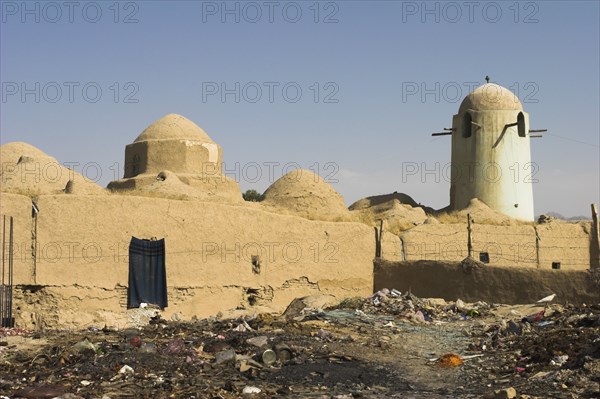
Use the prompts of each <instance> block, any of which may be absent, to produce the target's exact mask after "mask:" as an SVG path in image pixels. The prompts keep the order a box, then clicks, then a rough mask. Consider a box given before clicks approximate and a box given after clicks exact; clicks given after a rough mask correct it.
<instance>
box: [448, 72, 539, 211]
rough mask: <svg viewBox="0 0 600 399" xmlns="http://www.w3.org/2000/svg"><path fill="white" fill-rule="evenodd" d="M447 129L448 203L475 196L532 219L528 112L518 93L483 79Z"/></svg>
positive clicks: (459, 205)
mask: <svg viewBox="0 0 600 399" xmlns="http://www.w3.org/2000/svg"><path fill="white" fill-rule="evenodd" d="M486 79H489V78H486ZM449 130H451V134H452V168H451V186H450V208H451V209H453V210H458V209H464V208H465V207H467V206H468V205H469V201H470V200H471V199H473V198H479V199H480V200H482V201H483V202H485V203H486V204H487V205H488V206H489V207H490V208H492V209H494V210H496V211H499V212H502V213H504V214H506V215H508V216H511V217H514V218H516V219H521V220H527V221H532V220H534V212H533V189H532V182H533V174H534V172H535V170H536V168H535V165H533V164H531V150H530V136H529V115H528V114H527V113H526V112H525V111H523V107H522V105H521V102H520V101H519V99H518V98H517V96H516V95H515V94H513V93H512V92H511V91H510V90H508V89H506V88H504V87H502V86H499V85H497V84H494V83H486V84H484V85H482V86H480V87H478V88H477V89H475V90H474V91H473V92H472V93H470V94H469V95H468V96H466V97H465V98H464V100H463V101H462V103H461V104H460V108H459V110H458V114H456V115H454V117H453V118H452V129H449Z"/></svg>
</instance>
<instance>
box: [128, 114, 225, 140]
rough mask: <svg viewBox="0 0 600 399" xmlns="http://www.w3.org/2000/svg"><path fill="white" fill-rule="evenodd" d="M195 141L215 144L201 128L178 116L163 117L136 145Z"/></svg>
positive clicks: (148, 128)
mask: <svg viewBox="0 0 600 399" xmlns="http://www.w3.org/2000/svg"><path fill="white" fill-rule="evenodd" d="M173 139H179V140H193V141H200V142H204V143H214V141H212V139H211V138H210V137H209V136H208V134H206V132H205V131H204V130H202V129H201V128H200V126H198V125H196V124H195V123H194V122H192V121H191V120H189V119H187V118H186V117H183V116H181V115H177V114H169V115H167V116H163V117H162V118H160V119H159V120H157V121H156V122H154V123H153V124H151V125H150V126H148V127H147V128H146V129H145V130H144V131H143V132H142V134H140V135H139V136H138V137H137V138H136V139H135V140H134V143H137V142H140V141H148V140H173Z"/></svg>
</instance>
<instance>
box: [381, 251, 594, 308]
mask: <svg viewBox="0 0 600 399" xmlns="http://www.w3.org/2000/svg"><path fill="white" fill-rule="evenodd" d="M374 266H375V267H374V269H375V276H374V277H375V279H374V287H373V290H374V291H373V292H376V291H379V290H380V289H382V288H389V289H392V288H395V289H397V290H399V291H402V292H404V291H408V290H410V291H411V292H412V293H413V294H415V295H417V296H419V297H422V298H444V299H446V300H456V299H458V298H460V299H462V300H465V301H468V302H476V301H485V302H488V303H505V304H529V303H534V302H536V301H537V300H538V299H540V298H542V297H545V296H547V295H549V294H552V293H554V294H556V295H557V302H559V303H566V302H569V303H571V304H582V303H598V302H600V284H599V282H598V281H596V280H594V279H593V276H592V273H590V271H589V270H585V271H584V270H582V271H565V270H536V269H519V268H506V267H494V266H483V267H481V266H480V267H468V268H465V267H463V265H462V264H461V262H437V261H415V262H389V261H385V260H379V261H376V262H375V265H374Z"/></svg>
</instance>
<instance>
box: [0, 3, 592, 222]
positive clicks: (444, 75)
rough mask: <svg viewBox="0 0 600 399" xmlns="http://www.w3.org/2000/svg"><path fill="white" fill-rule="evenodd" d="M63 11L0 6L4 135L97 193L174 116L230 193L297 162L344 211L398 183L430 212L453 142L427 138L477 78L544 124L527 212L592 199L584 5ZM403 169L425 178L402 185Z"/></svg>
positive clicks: (184, 6)
mask: <svg viewBox="0 0 600 399" xmlns="http://www.w3.org/2000/svg"><path fill="white" fill-rule="evenodd" d="M64 3H65V2H63V1H57V2H25V3H24V2H21V1H17V2H12V1H2V2H1V7H2V24H1V32H0V33H1V53H0V57H1V61H0V63H1V65H0V67H1V70H0V72H1V81H2V102H1V103H0V106H1V118H0V132H1V142H2V143H6V142H10V141H25V142H28V143H30V144H32V145H34V146H36V147H38V148H40V149H42V150H43V151H45V152H46V153H48V154H50V155H52V156H54V157H56V158H57V159H58V160H60V161H61V162H64V163H65V162H69V163H72V162H75V163H79V166H75V169H76V170H77V171H79V172H82V171H83V172H85V174H86V175H88V177H91V178H94V177H95V175H96V168H95V167H94V166H93V165H96V164H97V165H99V166H100V167H101V170H102V176H101V177H100V178H99V183H100V184H102V185H106V184H107V183H108V182H109V181H110V180H113V179H114V178H115V177H120V176H122V168H123V159H124V147H125V145H126V144H128V143H130V142H131V141H133V139H134V138H135V137H136V136H137V135H138V134H139V133H140V132H141V131H142V130H143V129H144V128H145V127H146V126H147V125H149V124H150V123H151V122H153V121H154V120H156V119H158V118H160V117H162V116H164V115H165V114H168V113H179V114H182V115H184V116H186V117H188V118H189V119H191V120H193V121H194V122H196V123H197V124H198V125H200V126H201V127H202V128H203V129H204V130H205V131H206V132H207V133H208V134H209V135H210V136H211V137H212V138H213V139H214V140H215V141H216V142H217V143H219V144H220V145H221V146H222V147H223V150H224V161H225V164H226V168H227V169H228V170H229V171H230V172H229V174H230V175H232V177H234V178H237V179H238V180H239V181H240V185H241V188H242V189H243V190H246V189H248V188H256V189H257V190H259V191H264V190H265V189H266V188H267V187H268V185H269V180H273V179H275V178H277V177H280V176H281V174H282V171H283V168H284V166H286V164H287V166H288V167H294V166H295V164H288V163H289V162H295V163H296V164H298V165H300V166H301V167H303V168H307V169H313V170H316V171H318V172H319V173H320V174H321V175H322V176H323V177H326V178H328V180H330V181H331V182H332V184H333V186H334V187H335V188H336V189H337V190H338V191H339V192H340V193H341V194H342V195H343V196H344V198H345V200H346V202H347V203H348V204H350V203H352V202H354V201H355V200H358V199H360V198H362V197H365V196H368V195H375V194H383V193H389V192H393V191H399V192H405V193H407V194H409V195H411V196H413V198H415V200H417V201H418V202H421V203H423V204H428V205H430V206H433V207H438V208H439V207H443V206H445V205H447V204H448V202H449V188H450V183H449V182H448V181H447V179H446V178H445V174H444V165H447V164H448V162H450V139H449V137H441V138H437V139H432V137H431V136H430V133H432V132H438V131H441V129H442V128H444V127H448V126H450V125H451V120H452V115H453V114H455V113H456V112H457V110H458V106H459V104H460V100H461V99H462V97H464V96H465V95H466V94H468V91H469V87H471V85H472V82H477V83H478V84H481V83H484V77H485V76H486V75H489V76H490V77H491V78H492V81H493V82H496V83H498V84H501V85H503V86H505V87H507V88H510V89H511V90H513V91H515V92H516V91H518V95H519V97H520V98H521V101H522V102H523V103H524V104H523V105H524V108H525V111H527V112H528V113H529V114H530V118H531V128H533V129H536V128H538V129H539V128H547V129H549V131H548V133H549V134H546V135H545V137H543V138H541V139H536V140H532V161H533V162H535V163H536V165H537V168H538V170H537V173H536V175H535V178H536V179H537V181H538V182H537V183H535V185H534V196H535V208H536V213H542V212H546V211H550V210H552V211H558V212H560V213H563V214H565V215H578V214H583V215H589V213H590V212H589V204H590V203H592V202H598V201H599V197H600V195H599V191H600V188H599V181H600V177H599V169H600V160H599V152H600V148H599V131H600V126H599V124H600V120H599V111H598V110H599V109H600V100H599V97H600V94H599V93H600V76H599V75H600V55H599V53H600V49H599V47H600V43H599V40H600V33H599V20H600V13H599V2H598V1H580V2H577V1H538V2H518V3H517V2H514V1H510V2H502V1H499V2H485V1H482V2H477V1H476V2H472V3H468V2H462V1H459V2H421V1H418V2H406V1H404V2H402V1H337V2H326V1H323V2H315V1H297V2H278V1H273V2H266V1H257V2H234V1H229V2H225V3H224V2H221V1H218V2H205V1H204V2H203V1H169V2H167V1H137V2H126V1H124V2H118V3H116V2H115V1H96V2H86V1H80V2H78V1H76V2H73V3H72V4H71V5H65V4H64ZM36 19H37V20H36ZM36 84H37V86H36ZM236 84H239V89H236V87H238V86H236ZM57 88H58V89H60V90H61V92H60V93H59V92H58V90H57ZM84 88H85V89H84ZM257 88H259V89H260V93H259V92H258V91H257ZM270 88H271V90H272V91H270ZM284 88H285V89H284ZM415 88H417V90H418V92H417V93H415V94H411V93H409V92H408V90H413V91H414V89H415ZM98 89H100V90H101V91H102V93H101V96H97V93H96V91H97V90H98ZM222 89H225V90H229V92H228V93H229V94H225V95H224V97H222V96H221V94H222ZM298 89H300V90H301V91H302V94H301V96H300V97H298V96H297V90H298ZM422 89H425V90H427V92H426V93H425V95H424V96H422V95H421V94H423V92H422ZM457 89H459V90H460V91H461V92H460V93H459V92H458V90H457ZM27 90H28V91H27ZM215 91H216V93H215ZM236 96H238V97H239V98H238V99H236ZM36 97H38V98H36ZM270 97H271V98H270ZM90 162H94V163H95V164H90ZM115 163H118V164H119V168H120V169H119V172H118V173H117V176H115V171H114V164H115ZM415 163H416V164H417V165H418V166H419V168H427V169H429V170H436V168H438V170H439V172H438V173H437V175H436V172H433V173H430V174H427V175H426V176H424V178H423V179H422V178H421V177H420V176H419V175H415V176H408V177H406V178H404V179H403V172H402V171H403V168H405V169H404V170H406V168H407V165H411V167H412V165H414V164H415ZM84 165H88V166H87V167H86V168H85V170H82V169H83V168H84ZM90 165H92V166H90ZM269 165H270V166H269ZM257 166H259V167H260V171H261V173H262V178H260V179H257V178H256V173H257ZM269 171H271V172H272V173H273V176H272V178H271V179H270V176H269ZM524 172H527V171H524ZM335 180H337V182H335Z"/></svg>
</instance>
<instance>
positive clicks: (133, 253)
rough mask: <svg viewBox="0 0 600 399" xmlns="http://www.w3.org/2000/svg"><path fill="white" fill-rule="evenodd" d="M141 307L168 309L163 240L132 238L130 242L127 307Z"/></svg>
mask: <svg viewBox="0 0 600 399" xmlns="http://www.w3.org/2000/svg"><path fill="white" fill-rule="evenodd" d="M144 304H153V305H157V306H158V307H160V308H161V309H164V308H166V307H167V306H168V300H167V273H166V264H165V240H164V238H163V239H160V240H157V239H156V238H154V237H153V238H151V239H140V238H136V237H131V241H130V243H129V284H128V287H127V308H128V309H132V308H139V307H141V306H142V307H143V306H145V305H144Z"/></svg>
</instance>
